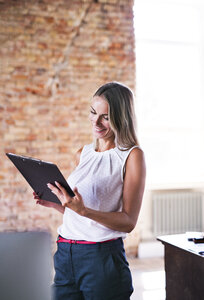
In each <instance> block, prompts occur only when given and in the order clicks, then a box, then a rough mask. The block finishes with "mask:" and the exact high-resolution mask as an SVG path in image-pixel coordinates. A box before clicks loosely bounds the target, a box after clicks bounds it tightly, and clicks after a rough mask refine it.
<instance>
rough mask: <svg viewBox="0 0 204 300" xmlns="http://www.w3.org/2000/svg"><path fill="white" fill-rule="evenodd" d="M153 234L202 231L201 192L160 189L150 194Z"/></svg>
mask: <svg viewBox="0 0 204 300" xmlns="http://www.w3.org/2000/svg"><path fill="white" fill-rule="evenodd" d="M152 196H153V197H152V200H153V233H154V235H155V236H158V235H165V234H174V233H184V232H186V231H202V229H203V228H202V214H203V194H202V193H201V192H193V191H165V192H164V191H162V192H155V193H153V195H152Z"/></svg>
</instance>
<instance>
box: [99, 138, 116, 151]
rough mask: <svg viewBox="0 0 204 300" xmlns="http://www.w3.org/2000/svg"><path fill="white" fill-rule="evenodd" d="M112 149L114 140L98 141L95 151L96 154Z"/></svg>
mask: <svg viewBox="0 0 204 300" xmlns="http://www.w3.org/2000/svg"><path fill="white" fill-rule="evenodd" d="M112 148H115V142H114V140H112V139H111V140H98V143H97V149H96V150H97V151H98V152H103V151H106V150H110V149H112Z"/></svg>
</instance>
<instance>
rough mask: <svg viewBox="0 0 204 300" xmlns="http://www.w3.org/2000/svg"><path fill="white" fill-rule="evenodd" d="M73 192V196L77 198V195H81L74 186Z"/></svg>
mask: <svg viewBox="0 0 204 300" xmlns="http://www.w3.org/2000/svg"><path fill="white" fill-rule="evenodd" d="M73 192H74V193H75V196H76V197H77V198H78V197H81V195H80V194H79V192H78V189H77V187H75V188H74V189H73Z"/></svg>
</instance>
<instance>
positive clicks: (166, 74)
mask: <svg viewBox="0 0 204 300" xmlns="http://www.w3.org/2000/svg"><path fill="white" fill-rule="evenodd" d="M134 16H135V18H134V23H135V36H136V114H137V119H138V136H139V140H140V143H141V146H142V148H143V149H144V152H145V156H146V162H147V185H148V187H155V186H157V187H158V186H171V187H175V186H177V185H182V186H184V187H187V186H189V185H190V186H191V185H194V184H197V183H200V182H204V99H203V98H204V89H203V84H202V83H203V79H204V54H203V53H204V38H203V36H204V29H203V28H204V26H203V25H204V21H203V20H204V3H203V1H199V0H194V1H193V0H192V1H190V0H185V1H184V0H178V1H175V0H162V1H159V0H151V1H150V0H135V6H134Z"/></svg>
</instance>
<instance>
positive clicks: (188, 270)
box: [157, 234, 204, 300]
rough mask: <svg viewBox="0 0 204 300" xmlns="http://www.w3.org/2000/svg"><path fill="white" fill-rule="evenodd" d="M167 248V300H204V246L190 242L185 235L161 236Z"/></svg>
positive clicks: (160, 239) (160, 238)
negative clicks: (200, 252) (202, 252)
mask: <svg viewBox="0 0 204 300" xmlns="http://www.w3.org/2000/svg"><path fill="white" fill-rule="evenodd" d="M157 239H158V240H159V241H161V242H162V243H163V244H164V247H165V272H166V300H203V299H204V256H202V255H200V254H198V252H199V251H204V244H194V242H189V241H188V240H187V237H186V235H185V234H177V235H167V236H160V237H158V238H157Z"/></svg>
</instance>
